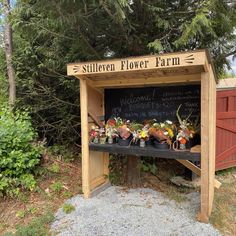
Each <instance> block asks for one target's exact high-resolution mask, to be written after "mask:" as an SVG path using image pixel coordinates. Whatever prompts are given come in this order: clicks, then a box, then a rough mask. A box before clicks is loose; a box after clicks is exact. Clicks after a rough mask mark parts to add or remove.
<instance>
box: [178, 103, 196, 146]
mask: <svg viewBox="0 0 236 236" xmlns="http://www.w3.org/2000/svg"><path fill="white" fill-rule="evenodd" d="M181 106H182V105H180V106H179V107H178V109H177V111H176V116H177V118H178V121H179V128H178V133H177V135H176V141H177V142H178V143H179V145H177V147H175V148H174V149H180V150H186V149H187V143H189V142H190V140H191V139H193V137H194V134H195V133H196V131H195V129H194V127H193V126H192V125H191V122H190V121H189V118H190V116H191V113H190V114H189V116H188V117H187V118H186V119H182V118H181V117H180V115H179V109H180V108H181ZM196 124H197V122H196ZM188 146H189V148H190V147H191V145H188Z"/></svg>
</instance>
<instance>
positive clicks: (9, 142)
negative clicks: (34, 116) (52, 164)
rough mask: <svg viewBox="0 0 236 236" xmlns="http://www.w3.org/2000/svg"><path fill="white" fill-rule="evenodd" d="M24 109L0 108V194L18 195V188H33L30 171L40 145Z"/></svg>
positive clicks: (34, 183)
mask: <svg viewBox="0 0 236 236" xmlns="http://www.w3.org/2000/svg"><path fill="white" fill-rule="evenodd" d="M35 137H36V133H35V131H34V129H33V128H32V125H31V120H30V117H29V114H28V113H27V112H20V111H15V112H13V111H10V110H9V109H7V108H2V109H1V110H0V156H1V159H0V194H1V195H3V194H7V195H10V196H14V195H18V194H19V191H20V188H24V189H27V190H33V189H34V187H35V186H36V181H35V179H34V176H33V175H32V171H33V170H34V168H35V167H36V165H38V163H39V161H40V159H39V158H40V147H36V146H35V145H34V144H33V143H32V142H33V141H34V139H35Z"/></svg>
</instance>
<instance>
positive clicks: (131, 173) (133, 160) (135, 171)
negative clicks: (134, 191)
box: [126, 156, 140, 187]
mask: <svg viewBox="0 0 236 236" xmlns="http://www.w3.org/2000/svg"><path fill="white" fill-rule="evenodd" d="M126 176H127V183H128V185H130V186H133V187H138V186H140V157H137V156H128V163H127V173H126Z"/></svg>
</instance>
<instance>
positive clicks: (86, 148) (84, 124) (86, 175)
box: [80, 79, 90, 198]
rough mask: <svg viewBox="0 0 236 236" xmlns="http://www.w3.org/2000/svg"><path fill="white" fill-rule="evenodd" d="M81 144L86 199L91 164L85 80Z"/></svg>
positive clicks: (81, 88) (82, 89)
mask: <svg viewBox="0 0 236 236" xmlns="http://www.w3.org/2000/svg"><path fill="white" fill-rule="evenodd" d="M80 107H81V114H80V117H81V142H82V188H83V193H84V197H85V198H89V196H90V176H89V174H90V163H89V146H88V93H87V83H86V80H85V79H80Z"/></svg>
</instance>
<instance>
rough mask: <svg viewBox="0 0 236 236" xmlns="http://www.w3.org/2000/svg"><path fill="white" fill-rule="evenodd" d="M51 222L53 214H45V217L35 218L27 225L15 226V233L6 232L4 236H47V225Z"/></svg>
mask: <svg viewBox="0 0 236 236" xmlns="http://www.w3.org/2000/svg"><path fill="white" fill-rule="evenodd" d="M53 220H54V216H53V214H52V213H46V214H45V215H42V216H39V217H37V218H35V219H34V220H32V221H31V222H30V223H29V224H27V225H24V226H22V225H17V227H16V232H15V233H12V232H7V233H5V234H4V236H27V235H28V236H36V235H37V236H47V235H48V229H47V224H49V223H51V222H52V221H53Z"/></svg>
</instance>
